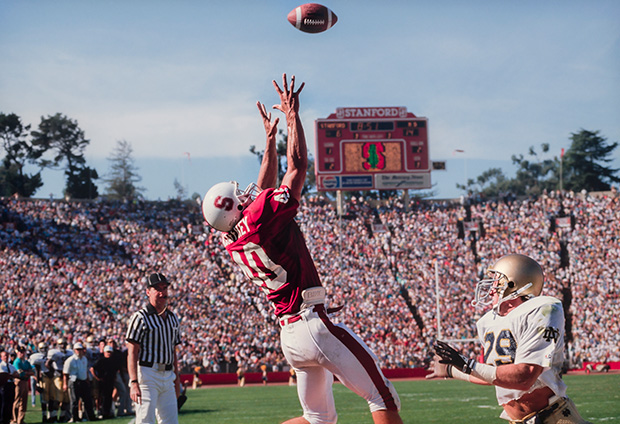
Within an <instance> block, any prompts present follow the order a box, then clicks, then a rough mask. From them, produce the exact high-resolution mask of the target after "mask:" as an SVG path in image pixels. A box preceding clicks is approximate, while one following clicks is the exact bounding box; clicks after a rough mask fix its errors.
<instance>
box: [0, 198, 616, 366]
mask: <svg viewBox="0 0 620 424" xmlns="http://www.w3.org/2000/svg"><path fill="white" fill-rule="evenodd" d="M0 205H1V210H2V215H1V217H0V251H1V254H0V273H1V274H2V275H1V281H2V284H0V287H2V288H3V295H2V302H1V304H0V329H1V330H0V346H2V347H4V348H5V349H8V350H13V349H14V348H15V347H16V346H17V345H18V344H23V345H27V346H29V347H30V348H31V350H32V351H35V350H36V349H35V346H36V345H37V343H39V342H40V341H47V342H48V343H50V345H53V343H54V342H55V340H56V339H57V338H58V337H60V336H63V337H65V338H67V339H68V340H69V342H72V341H78V340H80V341H84V340H86V338H87V336H89V335H93V336H94V337H95V338H96V339H103V338H105V339H110V338H113V339H116V340H117V341H118V342H119V344H120V345H121V346H122V345H124V333H125V330H126V323H127V319H128V317H129V316H130V314H131V313H132V312H134V311H135V310H136V309H137V308H138V307H140V306H142V305H143V304H144V303H145V301H146V297H145V285H144V277H145V275H146V274H147V273H148V272H152V271H159V272H163V273H164V274H166V275H167V276H168V277H169V279H170V280H171V281H173V290H171V296H172V299H171V304H172V307H173V309H174V310H175V312H176V313H177V315H178V316H179V317H180V318H181V320H182V338H183V344H182V346H181V348H180V349H179V351H178V352H179V356H180V363H181V364H182V366H183V368H184V370H185V372H189V373H191V372H192V370H194V369H195V368H196V367H197V366H198V367H201V368H202V370H203V372H234V371H235V369H236V367H237V365H238V364H239V363H243V365H244V367H245V368H246V369H252V368H253V367H255V368H258V367H259V366H260V364H266V365H267V366H268V367H269V368H270V370H286V369H287V366H286V361H285V360H284V358H283V356H282V354H281V352H280V349H279V336H278V335H279V327H278V324H277V321H276V320H275V319H274V317H273V314H272V313H271V311H270V307H269V305H268V304H267V302H266V299H265V297H264V295H263V294H262V293H260V292H259V290H258V288H256V287H254V286H253V285H252V284H249V283H248V282H247V280H246V279H245V278H244V277H243V275H242V274H240V272H239V271H238V268H237V267H234V266H233V265H232V263H231V260H230V258H229V256H228V255H227V254H226V251H225V250H224V249H223V247H222V245H221V243H220V242H219V237H220V236H219V235H218V234H217V233H216V232H214V231H212V230H210V228H209V227H207V226H205V225H204V221H203V219H202V215H201V212H200V207H199V206H198V205H197V204H196V203H194V202H179V201H167V202H146V201H140V202H133V203H119V202H106V201H96V202H70V201H69V202H67V201H63V200H51V199H50V200H32V199H14V198H10V199H9V198H5V199H1V200H0ZM297 220H298V222H299V224H300V226H301V227H302V230H303V231H304V233H305V236H306V239H307V242H308V247H309V248H310V250H311V253H312V254H313V257H314V259H315V262H316V264H317V268H318V270H319V273H320V275H321V278H322V281H323V284H324V285H325V287H326V288H327V291H328V298H329V302H330V304H331V305H340V304H344V308H343V309H342V311H341V312H340V313H339V314H338V315H337V316H336V317H335V320H338V321H341V322H344V323H346V324H347V325H348V326H349V327H351V328H352V329H353V330H354V331H355V332H356V333H357V334H358V335H360V337H361V338H362V339H363V340H364V341H365V342H366V343H367V344H368V345H369V346H370V347H371V348H372V350H373V351H374V352H375V353H376V354H377V355H378V356H379V359H380V362H381V365H382V367H383V368H402V367H405V368H408V367H426V366H428V364H429V360H430V359H431V356H432V343H433V341H434V340H435V338H436V337H437V334H438V330H439V329H438V320H437V307H436V283H437V287H439V311H440V317H441V320H440V327H441V328H440V330H441V335H442V338H444V339H451V340H455V339H460V340H468V339H471V338H475V337H476V334H475V321H476V320H477V318H479V316H480V315H481V313H482V311H480V310H476V309H474V308H473V307H472V306H471V301H472V298H473V294H474V288H475V285H476V282H477V281H478V280H479V279H480V278H481V277H482V276H483V273H484V271H485V269H486V267H488V266H489V265H490V264H491V263H492V261H493V260H494V259H496V258H498V257H500V256H501V255H503V254H506V253H511V252H520V253H524V254H527V255H529V256H532V257H533V258H535V259H536V260H537V261H538V262H539V263H541V265H542V266H543V268H544V270H545V277H546V282H545V287H544V290H543V294H547V295H551V296H556V297H558V298H560V299H562V300H563V303H564V306H565V310H566V313H567V342H568V343H567V346H568V350H567V352H568V355H567V357H568V363H567V366H568V367H571V368H580V367H581V366H582V363H583V362H584V361H594V362H606V361H620V297H619V292H620V277H619V276H620V196H618V193H616V192H615V191H612V192H609V193H603V194H600V195H596V196H595V195H591V194H590V195H587V194H582V193H579V194H573V193H564V194H563V195H562V196H560V195H559V193H550V194H548V195H543V196H540V197H538V198H536V199H533V198H529V199H522V200H512V199H501V200H494V201H486V202H447V201H431V200H423V201H420V200H415V201H412V202H411V204H409V205H407V207H405V205H403V204H402V202H401V200H399V199H394V200H392V201H386V202H381V203H377V202H375V201H371V200H369V199H365V198H352V199H350V200H349V201H347V202H346V205H345V210H344V213H343V215H342V216H338V214H337V212H336V208H335V207H334V205H333V203H332V202H330V201H328V200H327V199H326V198H324V197H322V196H319V195H315V196H310V197H307V198H306V199H304V201H303V202H302V205H301V208H300V213H299V214H298V216H297ZM462 346H463V348H464V350H465V351H466V352H467V353H468V354H470V355H476V354H478V353H479V351H480V348H481V347H480V346H479V345H477V343H463V344H462Z"/></svg>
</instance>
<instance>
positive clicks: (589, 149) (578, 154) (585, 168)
mask: <svg viewBox="0 0 620 424" xmlns="http://www.w3.org/2000/svg"><path fill="white" fill-rule="evenodd" d="M570 139H571V140H572V143H571V146H570V148H569V149H568V150H567V152H566V154H565V155H564V158H563V179H564V181H565V183H564V187H563V188H564V189H566V190H573V191H581V190H587V191H606V190H609V189H610V188H611V183H618V182H620V178H618V177H617V176H616V174H617V173H618V169H613V168H609V167H605V166H603V164H602V163H609V162H611V161H612V160H613V159H611V158H610V156H611V154H612V152H613V151H614V150H615V149H616V147H618V143H617V142H615V143H612V144H608V143H607V139H606V138H605V137H602V136H600V135H599V131H587V130H584V129H582V130H581V131H579V132H578V133H572V134H571V137H570Z"/></svg>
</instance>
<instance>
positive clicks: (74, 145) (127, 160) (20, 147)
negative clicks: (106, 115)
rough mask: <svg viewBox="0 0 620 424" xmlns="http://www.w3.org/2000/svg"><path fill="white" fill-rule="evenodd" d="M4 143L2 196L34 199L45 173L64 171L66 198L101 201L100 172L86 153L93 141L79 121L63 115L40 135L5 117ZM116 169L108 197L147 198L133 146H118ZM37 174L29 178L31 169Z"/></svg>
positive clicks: (44, 124)
mask: <svg viewBox="0 0 620 424" xmlns="http://www.w3.org/2000/svg"><path fill="white" fill-rule="evenodd" d="M0 142H1V143H2V149H3V151H4V157H3V158H2V162H1V163H0V196H14V195H18V196H20V197H31V196H33V195H34V194H35V193H36V191H37V190H38V189H39V188H40V187H41V186H43V180H42V178H41V172H42V171H43V170H44V169H57V170H64V175H65V188H64V190H63V194H64V195H65V197H69V198H74V199H95V198H97V197H99V189H98V187H97V185H96V184H95V181H96V180H98V179H99V174H98V172H97V170H96V169H94V168H91V167H90V166H88V165H87V164H86V159H85V158H84V150H85V149H86V147H87V146H88V145H89V143H90V140H88V139H87V138H86V137H85V134H84V131H83V130H82V129H81V128H80V127H79V125H78V123H77V121H75V120H73V119H71V118H69V117H67V116H65V115H62V114H60V113H57V114H55V115H50V116H47V117H41V122H40V123H39V126H38V128H37V129H36V130H31V126H30V125H29V124H28V125H25V124H24V123H23V122H22V120H21V118H20V117H19V116H17V115H16V114H14V113H9V114H5V113H2V112H0ZM108 160H109V161H110V163H111V168H110V172H109V173H108V176H107V178H103V179H102V180H103V182H104V183H105V184H106V193H105V194H106V196H107V197H108V198H111V199H123V200H132V199H136V198H140V197H142V190H143V188H141V187H137V186H136V183H138V182H139V181H140V180H141V178H140V176H139V175H138V174H137V167H136V166H135V165H134V163H133V157H132V149H131V144H129V143H128V142H127V141H125V140H122V141H118V142H117V145H116V148H115V149H114V151H113V152H112V154H111V156H110V157H109V158H108ZM28 165H31V168H36V169H37V170H36V171H34V172H31V173H28V172H26V167H27V166H28Z"/></svg>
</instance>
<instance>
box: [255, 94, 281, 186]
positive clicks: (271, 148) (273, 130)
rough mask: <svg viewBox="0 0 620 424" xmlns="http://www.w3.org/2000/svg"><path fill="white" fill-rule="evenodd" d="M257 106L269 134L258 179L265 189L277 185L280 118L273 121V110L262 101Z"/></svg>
mask: <svg viewBox="0 0 620 424" xmlns="http://www.w3.org/2000/svg"><path fill="white" fill-rule="evenodd" d="M256 106H257V107H258V111H259V112H260V115H261V117H262V118H263V125H264V126H265V134H266V135H267V141H266V146H265V153H264V154H263V161H262V162H261V165H260V171H259V173H258V180H257V181H256V185H257V186H259V187H260V188H261V189H263V190H264V189H266V188H273V187H275V186H276V183H277V180H278V155H277V147H276V134H277V133H278V122H280V118H276V119H275V120H274V121H273V122H271V112H267V110H266V109H265V105H264V104H262V103H261V102H256Z"/></svg>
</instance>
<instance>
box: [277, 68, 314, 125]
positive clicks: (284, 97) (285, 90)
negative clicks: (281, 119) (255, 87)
mask: <svg viewBox="0 0 620 424" xmlns="http://www.w3.org/2000/svg"><path fill="white" fill-rule="evenodd" d="M273 85H274V87H275V88H276V91H277V92H278V95H279V96H280V104H279V105H273V108H274V109H278V110H280V111H282V112H283V113H284V114H285V115H287V116H288V114H289V113H290V112H294V113H297V112H299V93H301V90H303V88H304V85H306V83H305V82H302V83H301V86H300V87H299V89H298V90H297V91H295V75H292V76H291V86H290V89H289V87H288V83H287V82H286V74H282V89H280V86H278V83H277V82H276V81H275V80H273Z"/></svg>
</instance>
